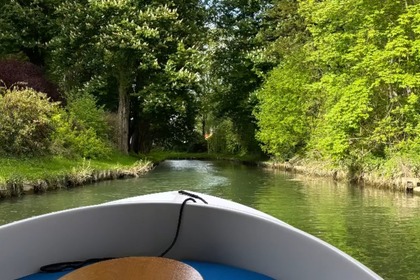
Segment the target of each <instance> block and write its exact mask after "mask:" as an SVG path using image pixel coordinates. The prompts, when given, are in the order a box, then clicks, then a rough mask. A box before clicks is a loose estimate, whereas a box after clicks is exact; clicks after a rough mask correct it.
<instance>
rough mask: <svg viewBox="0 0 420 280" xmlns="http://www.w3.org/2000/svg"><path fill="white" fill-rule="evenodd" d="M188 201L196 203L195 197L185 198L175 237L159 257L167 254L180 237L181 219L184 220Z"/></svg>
mask: <svg viewBox="0 0 420 280" xmlns="http://www.w3.org/2000/svg"><path fill="white" fill-rule="evenodd" d="M188 201H193V202H194V203H196V201H195V199H194V198H192V197H190V198H187V199H185V200H184V202H182V205H181V208H180V210H179V216H178V225H177V227H176V233H175V237H174V239H173V240H172V243H171V245H169V247H168V249H166V250H165V251H164V252H163V253H162V254H160V255H159V257H163V256H165V255H166V254H167V253H168V252H169V251H170V250H171V249H172V247H174V245H175V243H176V241H177V239H178V235H179V230H180V229H181V221H182V212H184V207H185V204H187V202H188Z"/></svg>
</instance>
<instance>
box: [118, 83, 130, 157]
mask: <svg viewBox="0 0 420 280" xmlns="http://www.w3.org/2000/svg"><path fill="white" fill-rule="evenodd" d="M118 94H119V102H118V149H119V150H120V151H121V152H123V153H124V154H128V125H129V117H130V96H129V94H128V92H127V86H126V84H125V83H124V82H123V81H119V86H118Z"/></svg>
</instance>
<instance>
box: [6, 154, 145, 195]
mask: <svg viewBox="0 0 420 280" xmlns="http://www.w3.org/2000/svg"><path fill="white" fill-rule="evenodd" d="M151 168H152V163H151V162H150V161H146V160H142V159H140V158H139V157H133V156H126V155H121V154H117V153H115V154H113V155H112V156H110V157H109V158H107V159H102V160H99V159H92V160H86V159H68V158H63V157H42V158H26V159H22V158H0V197H11V196H20V195H22V194H23V193H26V192H35V193H39V192H45V191H47V190H53V189H57V188H69V187H75V186H79V185H83V184H87V183H92V182H97V181H101V180H109V179H117V178H124V177H134V176H138V175H140V174H142V173H144V172H147V171H148V170H150V169H151Z"/></svg>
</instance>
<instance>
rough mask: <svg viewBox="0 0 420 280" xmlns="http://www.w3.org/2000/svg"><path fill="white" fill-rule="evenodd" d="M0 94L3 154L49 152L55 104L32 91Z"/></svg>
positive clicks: (0, 142)
mask: <svg viewBox="0 0 420 280" xmlns="http://www.w3.org/2000/svg"><path fill="white" fill-rule="evenodd" d="M2 91H3V95H0V150H1V151H2V152H3V153H5V154H6V155H14V156H22V155H25V156H34V155H40V154H45V153H48V151H49V148H50V145H51V141H52V135H53V132H54V129H55V128H54V123H53V121H52V117H53V116H54V115H57V114H58V111H59V110H58V104H57V103H52V102H50V101H49V100H48V98H47V96H46V95H45V94H44V93H39V92H36V91H34V90H32V89H29V88H27V89H21V90H11V89H3V90H2Z"/></svg>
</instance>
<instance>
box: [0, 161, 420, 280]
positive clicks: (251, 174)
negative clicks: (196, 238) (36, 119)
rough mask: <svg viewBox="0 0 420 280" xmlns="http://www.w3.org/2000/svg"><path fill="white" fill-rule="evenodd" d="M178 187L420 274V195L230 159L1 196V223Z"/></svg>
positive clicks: (405, 275)
mask: <svg viewBox="0 0 420 280" xmlns="http://www.w3.org/2000/svg"><path fill="white" fill-rule="evenodd" d="M179 189H187V190H192V191H198V192H202V193H207V194H211V195H216V196H220V197H223V198H227V199H231V200H234V201H236V202H239V203H242V204H246V205H248V206H251V207H254V208H257V209H259V210H261V211H264V212H266V213H268V214H271V215H273V216H275V217H277V218H279V219H281V220H283V221H285V222H287V223H289V224H291V225H293V226H295V227H297V228H300V229H302V230H304V231H306V232H309V233H311V234H313V235H315V236H317V237H319V238H321V239H323V240H325V241H327V242H329V243H331V244H333V245H334V246H336V247H338V248H339V249H341V250H343V251H345V252H346V253H348V254H350V255H351V256H353V257H355V258H356V259H358V260H359V261H361V262H362V263H364V264H366V265H367V266H368V267H370V268H371V269H373V270H374V271H375V272H377V273H378V274H379V275H381V276H382V277H383V278H384V279H396V280H397V279H398V280H403V279H410V280H411V279H420V197H419V196H412V195H407V194H404V193H393V192H389V191H384V190H377V189H370V188H358V187H352V186H347V185H344V184H342V185H337V184H334V183H332V182H330V181H320V180H314V179H312V180H311V179H307V178H305V177H298V176H294V175H290V174H286V173H283V172H273V171H267V170H262V169H259V168H255V167H247V166H242V165H237V164H233V163H229V162H206V161H191V160H188V161H166V162H164V163H162V164H161V165H159V166H158V167H157V168H156V169H155V170H153V171H152V172H150V173H149V174H147V175H145V176H143V177H141V178H137V179H129V180H121V181H109V182H102V183H98V184H95V185H91V186H85V187H80V188H75V189H71V190H61V191H57V192H51V193H47V194H43V195H27V196H25V197H23V198H18V199H13V200H5V201H2V202H0V224H5V223H8V222H11V221H15V220H19V219H23V218H26V217H30V216H34V215H39V214H43V213H48V212H52V211H57V210H62V209H67V208H72V207H77V206H82V205H91V204H96V203H101V202H106V201H111V200H115V199H119V198H125V197H130V196H134V195H141V194H147V193H153V192H159V191H169V190H179ZM338 280H339V279H338ZM355 280H357V279H355Z"/></svg>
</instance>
